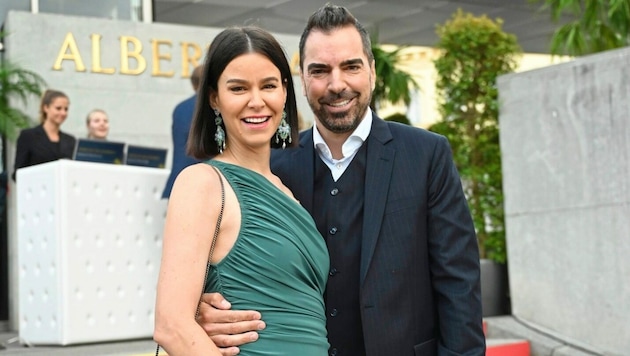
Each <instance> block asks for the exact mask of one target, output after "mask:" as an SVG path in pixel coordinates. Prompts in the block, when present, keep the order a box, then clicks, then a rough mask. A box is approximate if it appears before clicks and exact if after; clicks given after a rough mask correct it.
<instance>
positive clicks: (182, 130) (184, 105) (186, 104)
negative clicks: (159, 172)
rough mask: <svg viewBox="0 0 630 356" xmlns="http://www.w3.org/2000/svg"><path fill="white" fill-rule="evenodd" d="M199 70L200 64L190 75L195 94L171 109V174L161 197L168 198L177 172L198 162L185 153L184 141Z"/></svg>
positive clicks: (188, 126) (199, 74)
mask: <svg viewBox="0 0 630 356" xmlns="http://www.w3.org/2000/svg"><path fill="white" fill-rule="evenodd" d="M201 71H202V66H197V67H196V68H195V69H194V70H193V72H192V74H191V75H190V83H191V84H192V87H193V90H194V91H195V94H194V95H193V96H191V97H190V98H188V99H186V100H184V101H182V102H181V103H179V104H177V106H175V109H174V110H173V124H172V127H171V135H172V138H173V160H172V164H171V174H170V175H169V176H168V180H167V181H166V186H165V187H164V191H163V192H162V199H168V198H169V197H170V196H171V190H172V189H173V183H174V182H175V178H177V175H178V174H179V172H181V171H182V170H183V169H184V168H186V167H188V166H190V165H191V164H194V163H197V162H199V161H198V160H196V159H194V158H192V157H190V156H188V155H187V154H186V143H187V142H188V131H190V124H191V123H192V117H193V113H194V111H195V104H196V102H197V89H199V80H200V78H201Z"/></svg>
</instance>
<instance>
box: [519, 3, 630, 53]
mask: <svg viewBox="0 0 630 356" xmlns="http://www.w3.org/2000/svg"><path fill="white" fill-rule="evenodd" d="M530 2H533V3H541V2H542V3H543V5H542V6H541V9H542V10H548V11H550V12H551V19H552V20H553V21H555V22H560V21H561V20H562V19H563V18H565V17H566V16H569V17H571V18H572V20H570V21H568V22H566V23H564V24H562V25H561V26H560V27H558V29H557V30H556V31H555V32H554V34H553V37H552V39H551V46H550V50H551V53H552V54H556V55H563V54H566V55H571V56H581V55H585V54H591V53H597V52H602V51H606V50H610V49H615V48H621V47H625V46H628V45H629V44H630V36H629V32H630V0H530Z"/></svg>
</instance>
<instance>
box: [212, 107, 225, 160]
mask: <svg viewBox="0 0 630 356" xmlns="http://www.w3.org/2000/svg"><path fill="white" fill-rule="evenodd" d="M214 115H215V118H214V123H215V124H216V125H217V132H216V133H215V134H214V142H216V143H217V148H218V149H219V154H221V153H223V150H224V149H225V131H223V127H222V126H221V124H223V118H222V117H221V113H220V112H219V109H214Z"/></svg>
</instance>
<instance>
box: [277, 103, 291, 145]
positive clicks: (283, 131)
mask: <svg viewBox="0 0 630 356" xmlns="http://www.w3.org/2000/svg"><path fill="white" fill-rule="evenodd" d="M287 139H288V140H287ZM280 140H282V149H284V148H285V147H287V141H289V143H291V126H289V123H288V122H287V113H286V111H282V121H280V126H278V130H277V131H276V143H279V142H280Z"/></svg>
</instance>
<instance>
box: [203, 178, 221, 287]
mask: <svg viewBox="0 0 630 356" xmlns="http://www.w3.org/2000/svg"><path fill="white" fill-rule="evenodd" d="M210 167H212V168H213V169H214V171H215V172H217V176H219V182H220V183H221V210H219V217H218V218H217V227H216V228H215V229H214V236H212V244H211V245H210V255H209V256H208V266H210V262H211V261H212V254H214V246H215V245H216V244H217V238H218V237H219V228H220V227H221V220H223V210H224V209H225V187H224V186H223V178H222V177H221V173H219V170H218V169H217V167H215V166H210ZM208 269H209V267H208V268H206V276H205V277H204V278H203V283H204V284H205V283H206V279H207V278H208Z"/></svg>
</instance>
